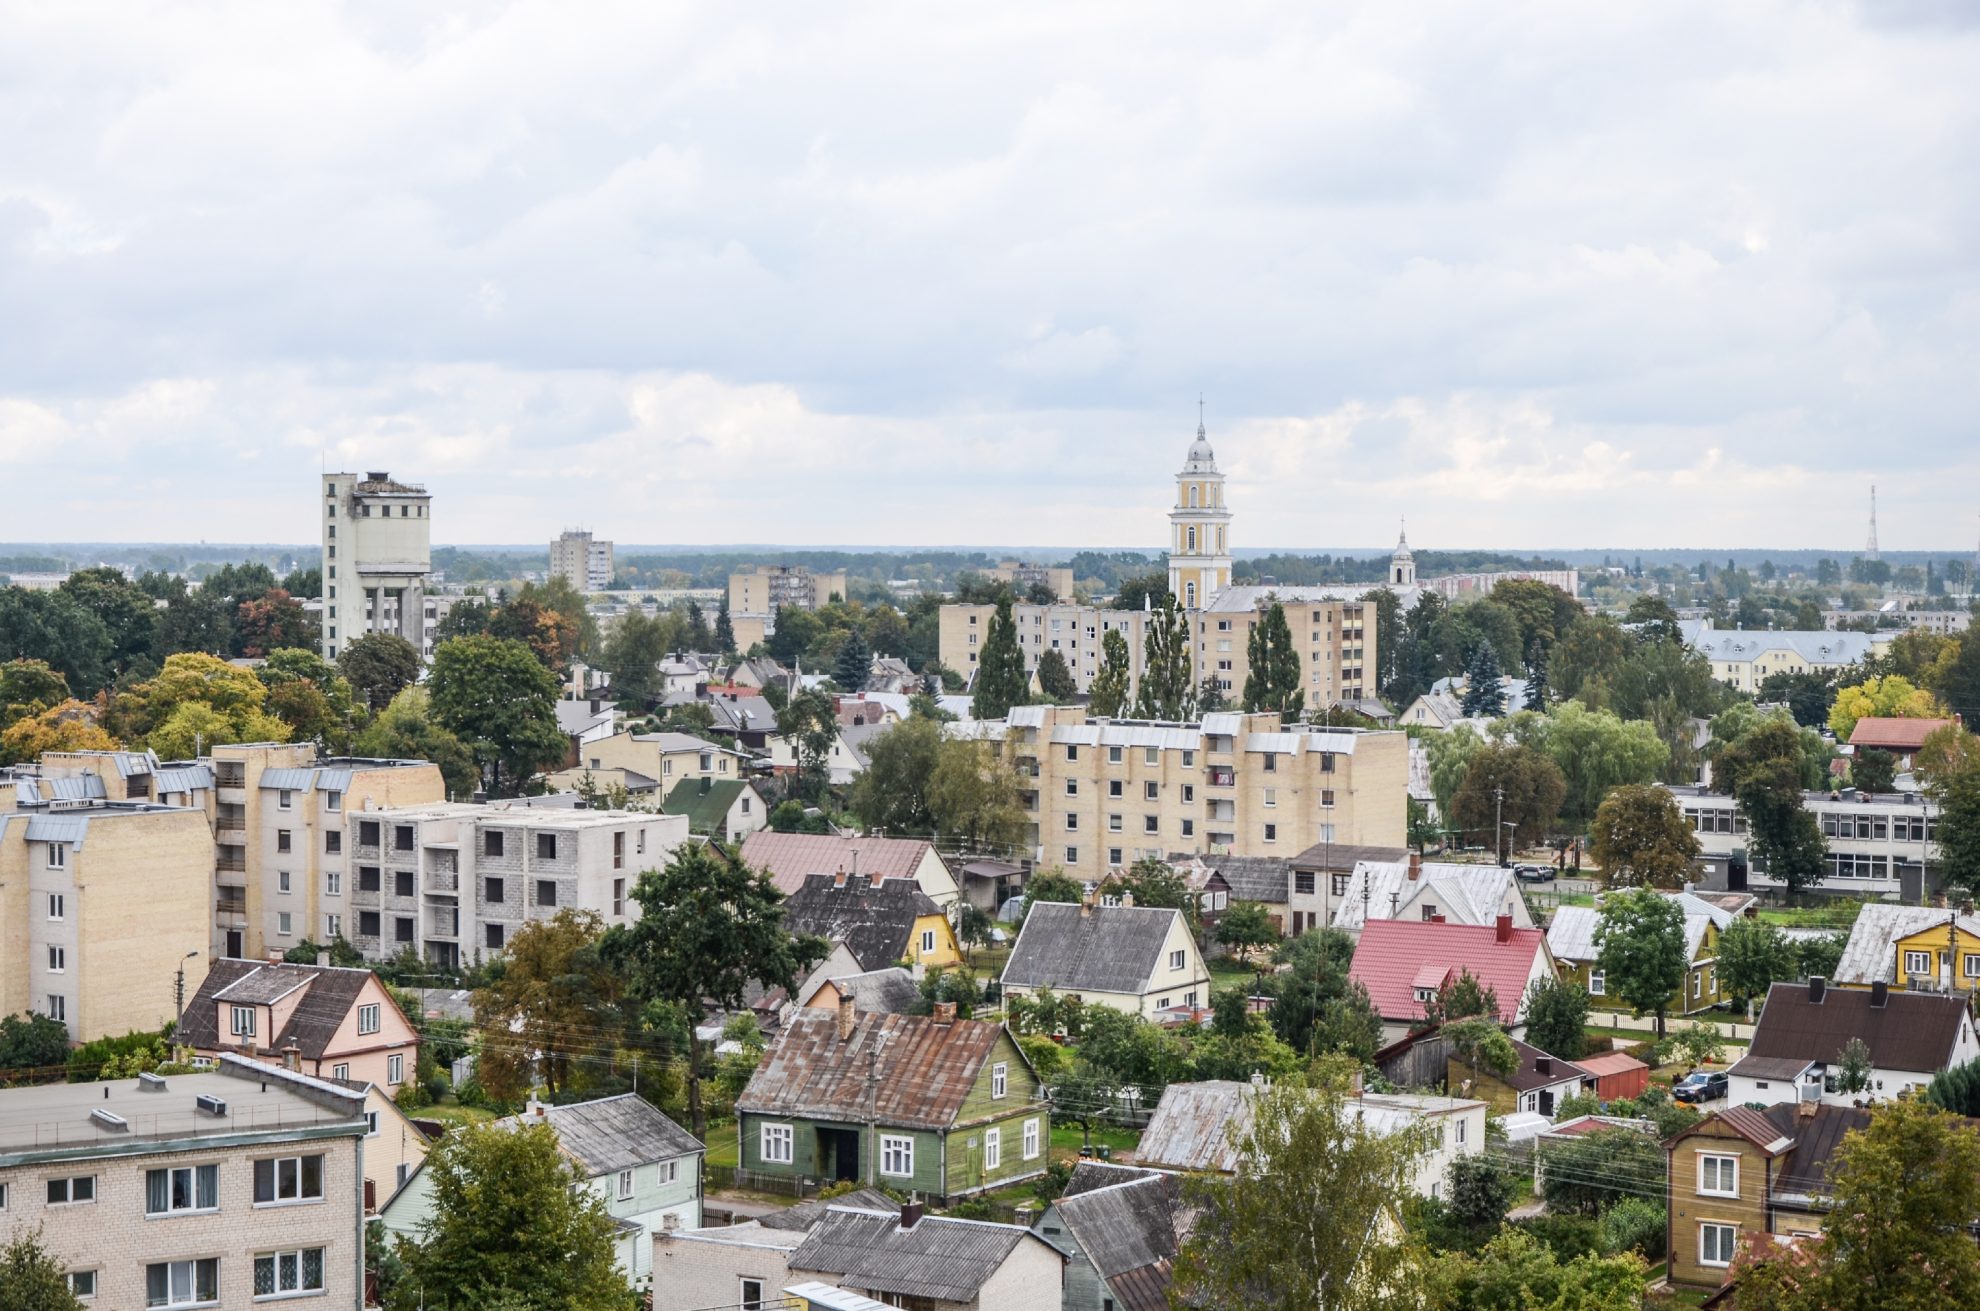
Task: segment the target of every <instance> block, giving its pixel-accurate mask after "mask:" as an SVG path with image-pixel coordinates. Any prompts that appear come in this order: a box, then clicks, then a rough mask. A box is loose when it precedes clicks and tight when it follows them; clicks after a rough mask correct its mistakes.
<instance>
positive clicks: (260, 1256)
mask: <svg viewBox="0 0 1980 1311" xmlns="http://www.w3.org/2000/svg"><path fill="white" fill-rule="evenodd" d="M307 1252H314V1253H316V1278H317V1283H316V1284H315V1285H314V1286H310V1285H307V1284H305V1283H303V1256H304V1254H305V1253H307ZM327 1255H328V1253H326V1252H325V1251H324V1249H323V1248H320V1247H307V1248H304V1247H289V1248H284V1249H283V1250H281V1251H279V1252H257V1253H255V1256H254V1264H255V1266H257V1267H258V1266H260V1264H261V1263H262V1262H263V1261H268V1262H271V1263H272V1264H273V1268H274V1273H273V1276H272V1279H271V1281H270V1282H272V1283H273V1284H274V1285H275V1291H274V1292H272V1293H256V1294H255V1295H254V1300H255V1301H257V1302H279V1301H281V1300H283V1299H284V1298H290V1297H315V1296H319V1295H321V1294H322V1292H323V1289H324V1284H323V1280H324V1278H325V1275H324V1267H325V1265H326V1264H327V1262H326V1261H325V1259H324V1258H325V1257H326V1256H327ZM284 1258H288V1259H289V1260H290V1261H291V1262H292V1264H291V1265H290V1270H291V1271H292V1272H293V1273H294V1276H295V1283H294V1284H293V1285H291V1286H290V1287H287V1288H284V1287H283V1286H282V1262H283V1259H284ZM250 1274H252V1270H250ZM253 1286H254V1285H253V1284H252V1283H250V1284H249V1285H248V1287H250V1288H252V1287H253Z"/></svg>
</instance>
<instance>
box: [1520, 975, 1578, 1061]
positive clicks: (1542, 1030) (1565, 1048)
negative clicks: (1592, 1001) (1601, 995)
mask: <svg viewBox="0 0 1980 1311" xmlns="http://www.w3.org/2000/svg"><path fill="white" fill-rule="evenodd" d="M1587 1022H1588V990H1587V989H1586V988H1583V987H1582V986H1581V985H1580V984H1579V983H1576V982H1575V981H1574V980H1572V979H1563V978H1560V977H1559V976H1557V975H1551V974H1550V975H1548V976H1547V977H1546V978H1544V979H1535V980H1534V981H1533V982H1532V984H1531V985H1529V986H1528V987H1527V989H1526V1041H1527V1042H1529V1043H1531V1044H1532V1045H1533V1046H1535V1047H1538V1048H1539V1049H1540V1050H1541V1051H1543V1052H1546V1053H1547V1054H1548V1055H1550V1056H1558V1057H1560V1058H1561V1059H1562V1060H1564V1061H1574V1060H1579V1059H1581V1055H1582V1052H1583V1050H1584V1049H1585V1048H1586V1047H1587V1045H1588V1039H1587V1035H1586V1034H1584V1033H1583V1031H1582V1027H1583V1026H1584V1025H1585V1024H1587Z"/></svg>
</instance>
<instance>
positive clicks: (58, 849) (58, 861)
mask: <svg viewBox="0 0 1980 1311" xmlns="http://www.w3.org/2000/svg"><path fill="white" fill-rule="evenodd" d="M42 859H43V861H44V862H45V863H46V864H47V866H48V868H49V869H64V868H67V866H68V864H69V849H68V848H67V847H65V846H63V845H62V844H61V843H59V842H51V843H49V844H48V850H47V851H46V852H45V853H44V854H43V857H42Z"/></svg>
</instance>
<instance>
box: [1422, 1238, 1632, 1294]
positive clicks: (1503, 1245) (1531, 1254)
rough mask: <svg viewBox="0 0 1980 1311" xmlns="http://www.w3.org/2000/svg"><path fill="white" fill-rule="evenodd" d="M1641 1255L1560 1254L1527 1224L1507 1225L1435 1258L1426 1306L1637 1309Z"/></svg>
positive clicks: (1625, 1253)
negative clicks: (1469, 1250) (1472, 1245)
mask: <svg viewBox="0 0 1980 1311" xmlns="http://www.w3.org/2000/svg"><path fill="white" fill-rule="evenodd" d="M1646 1273H1647V1271H1646V1269H1645V1265H1644V1261H1643V1258H1642V1257H1640V1256H1636V1255H1634V1254H1632V1253H1628V1252H1624V1253H1620V1254H1618V1255H1615V1256H1599V1255H1597V1254H1595V1253H1594V1252H1580V1253H1578V1254H1576V1255H1574V1256H1572V1257H1567V1258H1563V1257H1561V1256H1560V1255H1559V1254H1557V1253H1556V1252H1555V1251H1554V1249H1553V1248H1552V1247H1549V1246H1548V1245H1547V1244H1546V1243H1545V1242H1543V1241H1542V1240H1541V1239H1540V1238H1537V1237H1535V1236H1534V1234H1533V1232H1532V1231H1531V1230H1530V1229H1528V1228H1522V1227H1516V1226H1512V1225H1508V1226H1506V1227H1505V1228H1503V1229H1501V1230H1499V1232H1498V1233H1497V1234H1496V1235H1495V1236H1494V1237H1493V1238H1492V1239H1491V1241H1489V1242H1487V1243H1486V1244H1485V1246H1484V1247H1483V1248H1482V1249H1481V1250H1480V1251H1479V1253H1478V1254H1477V1255H1476V1256H1468V1255H1466V1254H1465V1253H1463V1252H1446V1253H1444V1254H1443V1255H1441V1256H1439V1257H1437V1258H1435V1262H1434V1264H1433V1265H1432V1267H1431V1270H1430V1275H1429V1280H1430V1285H1431V1290H1430V1293H1429V1295H1428V1297H1427V1298H1426V1299H1425V1301H1424V1302H1423V1303H1422V1305H1423V1306H1424V1307H1425V1308H1428V1311H1529V1309H1530V1308H1535V1307H1545V1308H1547V1309H1548V1311H1640V1308H1642V1306H1643V1305H1644V1302H1643V1283H1644V1279H1645V1276H1646Z"/></svg>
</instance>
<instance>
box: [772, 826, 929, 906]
mask: <svg viewBox="0 0 1980 1311" xmlns="http://www.w3.org/2000/svg"><path fill="white" fill-rule="evenodd" d="M928 851H929V846H928V844H927V843H926V842H923V841H920V840H919V839H916V838H875V837H864V838H855V837H846V836H844V835H842V834H837V833H776V832H772V831H771V830H769V829H759V830H757V831H756V832H754V833H752V834H750V835H749V836H748V837H747V838H745V839H743V851H742V854H743V860H744V861H746V862H747V863H748V864H749V865H750V866H751V867H753V868H756V869H763V870H768V871H769V873H770V881H771V882H772V883H775V884H776V885H777V890H778V891H779V892H782V893H783V894H784V895H785V896H789V895H790V894H791V893H793V892H796V891H797V890H798V889H799V888H801V887H803V886H804V881H805V879H807V878H809V877H810V876H811V875H813V874H834V873H837V872H838V871H839V870H842V869H843V870H845V871H847V872H848V873H852V872H857V873H858V874H859V875H860V876H861V877H863V878H864V877H867V876H870V875H874V874H878V875H880V876H881V877H883V878H889V879H911V878H913V877H914V876H915V873H916V871H918V870H919V869H920V868H921V862H922V860H923V858H924V857H926V856H927V854H928Z"/></svg>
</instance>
